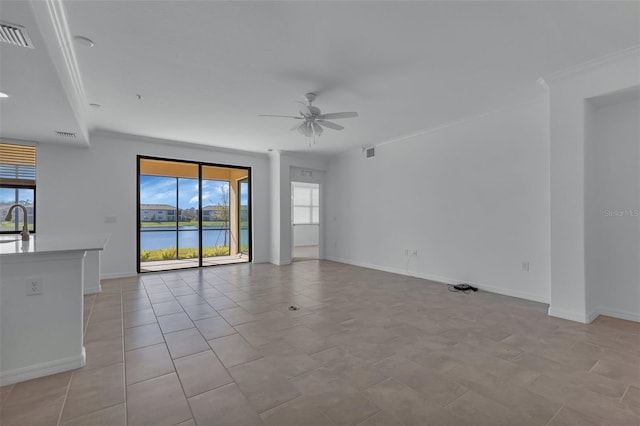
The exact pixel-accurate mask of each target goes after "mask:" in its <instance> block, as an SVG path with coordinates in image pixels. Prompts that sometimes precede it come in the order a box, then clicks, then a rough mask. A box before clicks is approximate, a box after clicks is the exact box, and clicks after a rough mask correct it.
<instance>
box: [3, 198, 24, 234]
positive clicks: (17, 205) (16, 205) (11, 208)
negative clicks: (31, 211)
mask: <svg viewBox="0 0 640 426" xmlns="http://www.w3.org/2000/svg"><path fill="white" fill-rule="evenodd" d="M16 207H20V208H21V209H22V222H23V223H22V232H20V235H22V241H29V225H28V224H27V215H28V213H27V208H26V207H25V206H23V205H22V204H14V205H12V206H11V207H9V211H8V212H7V217H5V218H4V220H6V221H9V220H11V213H12V212H13V209H15V208H16Z"/></svg>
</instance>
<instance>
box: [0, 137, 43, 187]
mask: <svg viewBox="0 0 640 426" xmlns="http://www.w3.org/2000/svg"><path fill="white" fill-rule="evenodd" d="M0 184H4V185H11V186H34V185H35V184H36V147H34V146H26V145H13V144H8V143H0Z"/></svg>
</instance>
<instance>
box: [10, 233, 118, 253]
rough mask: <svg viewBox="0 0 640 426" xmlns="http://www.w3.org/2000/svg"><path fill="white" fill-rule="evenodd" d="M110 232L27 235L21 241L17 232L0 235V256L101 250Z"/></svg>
mask: <svg viewBox="0 0 640 426" xmlns="http://www.w3.org/2000/svg"><path fill="white" fill-rule="evenodd" d="M109 236H110V234H94V235H85V234H81V235H42V234H35V235H33V234H32V235H30V236H29V241H22V237H21V236H20V235H18V234H12V235H2V236H0V256H9V255H29V254H45V253H60V252H68V251H90V250H103V249H104V247H105V245H106V244H107V241H109Z"/></svg>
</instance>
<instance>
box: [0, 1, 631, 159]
mask: <svg viewBox="0 0 640 426" xmlns="http://www.w3.org/2000/svg"><path fill="white" fill-rule="evenodd" d="M49 2H50V3H59V1H55V0H49ZM11 3H12V2H6V1H3V3H2V7H1V8H0V19H2V20H3V21H9V22H12V23H16V24H22V25H25V26H27V27H29V29H30V30H31V34H32V37H33V38H35V39H36V40H37V38H38V35H37V34H34V33H37V32H38V30H39V28H40V29H41V28H42V25H40V26H39V27H35V28H34V27H32V25H33V24H34V23H33V22H32V18H31V19H30V18H29V16H25V14H24V13H17V12H15V15H14V9H15V10H16V11H17V10H18V9H20V7H17V6H15V7H13V6H10V7H6V5H8V4H9V5H10V4H11ZM62 4H63V5H64V8H65V9H66V17H67V22H68V28H69V30H70V35H83V36H86V37H89V38H91V39H92V40H94V41H95V47H93V48H87V47H84V46H81V45H77V44H75V45H73V49H74V51H75V56H76V58H77V64H78V69H79V71H80V76H81V80H82V84H83V86H84V95H85V97H86V99H84V100H83V102H84V103H85V107H86V104H88V103H98V104H101V105H103V107H102V108H100V109H95V108H89V107H86V108H85V112H86V116H85V117H84V118H81V119H83V120H86V123H77V122H76V123H74V115H73V114H72V115H71V118H69V117H66V116H65V112H69V111H70V110H71V109H70V108H69V106H68V105H67V106H65V100H64V99H59V97H58V94H57V93H51V94H49V93H42V96H43V98H46V102H44V103H48V105H47V108H39V107H38V106H39V105H40V104H41V103H43V100H42V99H41V100H38V99H36V98H34V96H33V93H30V92H33V91H34V88H38V90H40V88H44V87H47V88H50V89H51V90H52V91H54V89H53V87H54V86H55V84H51V83H50V82H47V83H46V84H43V83H44V82H45V81H47V80H51V78H52V76H51V72H50V71H51V64H50V63H49V64H48V68H47V64H46V62H47V60H48V58H47V49H44V48H43V49H34V50H31V52H26V50H29V49H24V50H25V51H20V52H18V51H17V50H16V49H18V48H13V47H12V46H9V47H7V48H5V46H2V51H0V54H1V56H0V60H1V62H2V67H1V71H2V74H0V90H6V91H10V92H11V93H12V94H13V96H12V98H11V99H9V100H3V101H2V110H1V112H2V117H1V118H2V123H1V124H2V126H1V127H0V131H1V134H2V135H3V136H7V135H9V136H11V137H18V136H20V137H21V138H26V139H36V140H38V138H40V137H41V136H40V135H41V133H42V132H43V131H47V132H51V131H52V130H53V128H55V130H64V129H65V128H72V127H74V126H75V127H79V126H82V125H85V126H87V127H88V128H89V129H105V130H111V131H117V132H121V133H130V134H135V135H142V136H150V137H157V138H162V139H171V140H177V141H185V142H195V143H200V144H207V145H214V146H223V147H231V148H237V149H243V150H252V151H266V150H267V149H281V150H288V151H311V152H320V153H324V154H332V153H335V152H339V151H342V150H345V149H347V148H350V147H356V146H366V145H375V144H377V143H380V142H384V141H387V140H390V139H395V138H398V137H402V136H404V135H409V134H413V133H417V132H420V131H422V130H426V129H429V128H433V127H436V126H439V125H442V124H444V123H447V122H451V121H455V120H459V119H461V118H463V117H466V116H470V115H474V114H478V113H481V112H484V111H487V110H488V109H493V108H497V107H500V106H502V105H505V104H509V103H511V102H514V101H516V100H518V99H522V97H524V96H533V95H535V94H536V93H537V91H540V90H542V89H541V88H540V87H539V86H538V85H537V84H536V80H537V79H538V78H539V77H541V76H545V75H549V74H550V73H553V72H556V71H559V70H562V69H565V68H568V67H570V66H572V65H576V64H579V63H582V62H585V61H587V60H589V59H592V58H596V57H600V56H603V55H606V54H610V53H612V52H615V51H618V50H622V49H625V48H628V47H631V46H635V45H638V44H640V34H639V33H640V28H639V24H638V23H639V22H640V3H639V2H611V1H607V2H561V3H560V2H556V3H554V2H477V1H473V2H324V1H322V2H213V1H63V2H62ZM5 11H6V12H7V13H4V12H5ZM5 15H6V16H5ZM34 35H35V36H36V37H34ZM36 40H34V42H35V41H36ZM9 48H13V50H16V51H15V52H13V51H9V50H11V49H9ZM51 50H52V49H49V52H48V53H49V56H50V57H55V56H56V52H51ZM30 61H33V62H30ZM36 62H38V63H37V64H36ZM49 62H51V61H50V60H49ZM34 69H37V70H41V71H40V72H35V71H33V70H34ZM26 70H29V71H28V72H27V71H26ZM309 91H315V92H317V93H318V98H317V100H316V102H315V105H316V106H318V107H320V108H321V109H322V111H323V112H337V111H358V112H359V113H360V117H359V118H355V119H345V120H340V121H339V123H340V124H342V125H344V126H345V130H343V131H342V132H338V131H333V130H329V129H328V130H326V131H325V133H324V134H323V135H322V137H321V138H320V139H319V140H318V143H317V144H316V145H315V146H313V147H312V148H309V147H308V139H307V138H304V137H303V136H301V135H300V134H298V133H295V132H289V128H290V127H291V126H292V125H293V124H295V123H294V120H291V119H285V118H266V117H259V116H258V115H259V114H283V115H296V114H297V110H298V108H297V107H296V103H295V101H298V100H303V96H304V94H305V93H306V92H309ZM67 92H68V91H67ZM136 94H141V95H142V96H143V99H142V100H138V99H137V98H136ZM23 96H24V100H23ZM14 103H15V104H16V105H17V104H21V106H20V107H19V108H18V107H14ZM24 103H27V104H28V107H25V106H24V105H22V104H24ZM67 104H71V105H73V101H68V102H67ZM58 105H59V106H58ZM5 114H6V115H5ZM75 116H78V114H76V115H75ZM7 121H10V123H7ZM336 122H338V120H336ZM34 123H36V124H35V126H34ZM5 127H6V129H7V131H6V132H5ZM40 127H42V129H44V130H42V129H40ZM9 130H10V131H9ZM36 130H37V131H38V132H39V133H38V132H36Z"/></svg>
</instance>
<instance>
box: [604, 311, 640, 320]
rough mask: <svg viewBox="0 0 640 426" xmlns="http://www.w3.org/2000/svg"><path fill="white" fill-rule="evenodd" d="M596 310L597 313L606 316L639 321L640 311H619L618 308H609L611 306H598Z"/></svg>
mask: <svg viewBox="0 0 640 426" xmlns="http://www.w3.org/2000/svg"><path fill="white" fill-rule="evenodd" d="M597 311H598V315H605V316H608V317H614V318H619V319H623V320H628V321H635V322H640V313H638V312H629V311H621V310H619V309H611V308H598V309H597Z"/></svg>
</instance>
